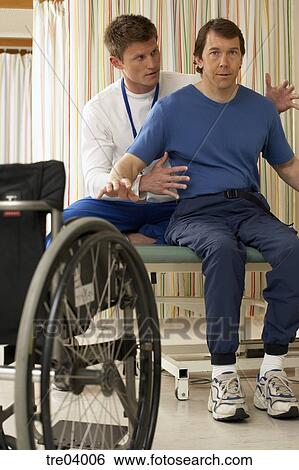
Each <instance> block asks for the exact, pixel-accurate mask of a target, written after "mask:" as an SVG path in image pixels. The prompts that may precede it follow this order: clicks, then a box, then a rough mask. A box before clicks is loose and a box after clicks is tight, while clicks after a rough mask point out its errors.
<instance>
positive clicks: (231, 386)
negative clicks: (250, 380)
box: [220, 377, 241, 398]
mask: <svg viewBox="0 0 299 470" xmlns="http://www.w3.org/2000/svg"><path fill="white" fill-rule="evenodd" d="M220 388H221V390H223V395H222V398H226V397H228V398H229V397H230V396H234V395H236V394H237V393H238V392H241V389H240V380H239V379H238V377H231V378H230V379H228V380H226V381H222V383H221V385H220Z"/></svg>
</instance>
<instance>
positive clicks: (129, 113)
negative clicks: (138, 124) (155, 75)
mask: <svg viewBox="0 0 299 470" xmlns="http://www.w3.org/2000/svg"><path fill="white" fill-rule="evenodd" d="M121 91H122V94H123V99H124V103H125V107H126V110H127V114H128V117H129V120H130V124H131V128H132V134H133V137H134V139H135V137H136V135H137V131H136V128H135V125H134V121H133V117H132V112H131V108H130V105H129V100H128V95H127V92H126V87H125V81H124V79H123V78H122V79H121ZM158 96H159V83H157V86H156V90H155V95H154V99H153V102H152V105H151V108H152V107H153V106H154V104H155V103H156V101H157V99H158Z"/></svg>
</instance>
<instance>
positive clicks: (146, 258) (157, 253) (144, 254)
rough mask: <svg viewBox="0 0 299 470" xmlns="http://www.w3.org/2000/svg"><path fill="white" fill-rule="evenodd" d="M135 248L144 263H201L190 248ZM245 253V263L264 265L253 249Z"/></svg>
mask: <svg viewBox="0 0 299 470" xmlns="http://www.w3.org/2000/svg"><path fill="white" fill-rule="evenodd" d="M135 248H136V250H137V251H138V253H139V254H140V256H141V258H142V259H143V262H144V263H198V261H201V260H200V259H199V258H198V256H197V255H196V254H195V253H194V252H193V251H192V250H190V248H186V247H184V246H167V245H161V246H155V245H147V246H142V245H139V246H138V245H136V246H135ZM246 251H247V260H246V261H247V263H265V260H264V258H263V256H262V255H261V253H260V252H259V251H257V250H256V249H255V248H250V247H247V248H246Z"/></svg>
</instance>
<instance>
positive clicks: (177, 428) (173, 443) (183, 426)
mask: <svg viewBox="0 0 299 470" xmlns="http://www.w3.org/2000/svg"><path fill="white" fill-rule="evenodd" d="M193 378H195V377H193ZM191 381H192V377H191ZM162 384H163V385H162V392H161V404H160V411H159V418H158V424H157V430H156V435H155V440H154V445H153V448H154V449H215V450H216V449H217V450H220V449H264V450H265V449H296V450H298V449H299V420H289V421H282V420H277V419H276V420H275V419H272V418H270V417H269V416H268V415H267V414H266V413H265V412H262V411H259V410H257V409H256V408H255V407H254V406H253V393H254V387H255V379H253V378H252V379H242V385H243V388H244V391H245V394H246V397H247V403H248V407H249V413H250V418H249V419H247V420H246V421H243V422H239V423H237V422H236V423H220V422H217V421H215V420H213V418H212V416H211V414H210V413H209V412H208V410H207V401H208V394H209V385H200V384H190V390H189V391H190V398H189V400H186V401H178V400H177V399H176V398H175V396H174V379H173V377H170V376H168V375H167V374H163V379H162ZM292 388H293V390H294V392H295V393H296V395H297V397H299V384H294V385H292Z"/></svg>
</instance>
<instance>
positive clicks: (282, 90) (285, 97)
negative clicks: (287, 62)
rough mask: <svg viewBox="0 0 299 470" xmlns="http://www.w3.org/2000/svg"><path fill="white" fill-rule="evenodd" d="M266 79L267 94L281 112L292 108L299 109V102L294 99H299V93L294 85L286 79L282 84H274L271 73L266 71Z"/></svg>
mask: <svg viewBox="0 0 299 470" xmlns="http://www.w3.org/2000/svg"><path fill="white" fill-rule="evenodd" d="M265 80H266V96H267V98H269V99H270V100H271V101H272V102H273V103H274V104H275V106H276V108H277V111H278V112H279V113H283V112H284V111H287V110H288V109H290V108H294V109H298V110H299V104H298V103H294V101H293V100H298V99H299V95H298V94H297V93H296V92H294V90H295V87H294V86H293V85H290V84H289V82H288V81H287V80H284V81H283V82H282V83H281V84H280V85H278V86H272V85H271V75H270V74H269V73H266V75H265Z"/></svg>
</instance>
